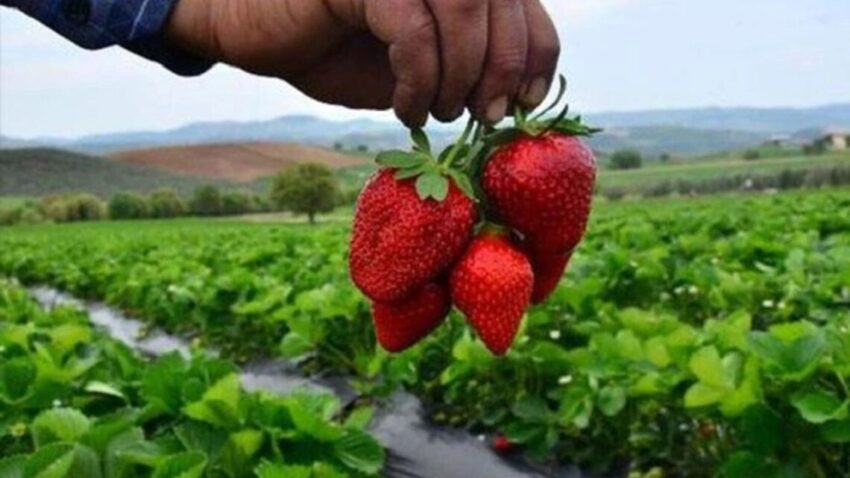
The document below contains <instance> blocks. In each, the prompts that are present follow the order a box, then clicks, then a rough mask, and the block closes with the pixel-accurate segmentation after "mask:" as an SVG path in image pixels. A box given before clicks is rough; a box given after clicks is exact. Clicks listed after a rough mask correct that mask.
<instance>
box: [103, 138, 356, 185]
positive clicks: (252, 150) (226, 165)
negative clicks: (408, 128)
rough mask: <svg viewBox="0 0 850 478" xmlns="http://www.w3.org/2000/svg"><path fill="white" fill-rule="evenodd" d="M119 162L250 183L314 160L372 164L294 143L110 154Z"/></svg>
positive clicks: (336, 166) (342, 164) (337, 165)
mask: <svg viewBox="0 0 850 478" xmlns="http://www.w3.org/2000/svg"><path fill="white" fill-rule="evenodd" d="M110 158H111V159H113V160H116V161H117V162H120V163H124V164H128V165H134V166H145V167H149V168H153V169H157V170H161V171H167V172H169V173H177V174H184V175H190V176H205V177H213V178H219V179H226V180H231V181H238V182H248V181H253V180H255V179H258V178H261V177H263V176H270V175H273V174H275V173H277V172H278V171H280V170H281V169H284V168H286V167H288V166H291V165H293V164H296V163H300V162H305V161H313V162H318V163H322V164H325V165H327V166H329V167H331V168H333V169H339V168H346V167H352V166H358V165H360V164H363V163H365V162H368V161H369V160H368V158H365V157H362V156H349V155H345V154H340V153H337V152H334V151H330V150H327V149H323V148H318V147H314V146H306V145H301V144H293V143H231V144H204V145H194V146H171V147H161V148H148V149H139V150H130V151H119V152H116V153H113V154H111V155H110Z"/></svg>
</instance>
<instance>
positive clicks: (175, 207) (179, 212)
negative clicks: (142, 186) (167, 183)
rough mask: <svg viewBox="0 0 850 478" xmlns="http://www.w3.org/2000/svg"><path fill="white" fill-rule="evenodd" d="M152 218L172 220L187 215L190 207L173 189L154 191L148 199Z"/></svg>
mask: <svg viewBox="0 0 850 478" xmlns="http://www.w3.org/2000/svg"><path fill="white" fill-rule="evenodd" d="M148 202H149V204H150V210H151V217H154V218H160V219H161V218H170V217H179V216H183V215H185V214H186V212H187V211H188V207H187V206H186V203H185V202H183V199H182V198H181V197H180V195H179V194H177V191H175V190H173V189H159V190H157V191H154V192H153V194H151V196H150V198H149V199H148Z"/></svg>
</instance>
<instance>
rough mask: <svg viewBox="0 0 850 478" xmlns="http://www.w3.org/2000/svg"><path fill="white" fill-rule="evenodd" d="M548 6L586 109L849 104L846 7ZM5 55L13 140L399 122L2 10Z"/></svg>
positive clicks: (1, 109) (595, 2) (609, 2)
mask: <svg viewBox="0 0 850 478" xmlns="http://www.w3.org/2000/svg"><path fill="white" fill-rule="evenodd" d="M544 3H545V4H546V6H547V7H548V9H549V10H550V13H551V14H552V16H553V19H554V20H555V22H556V24H557V26H558V30H559V32H560V34H561V37H562V42H563V44H564V55H563V56H562V60H561V68H560V69H559V72H560V73H566V76H567V77H568V80H569V81H570V85H571V87H570V89H569V90H568V93H567V99H568V101H569V102H570V103H572V104H573V106H574V110H576V111H581V112H582V114H587V115H592V114H610V113H633V112H640V111H650V110H651V111H662V110H663V111H671V110H673V111H675V110H691V109H700V110H703V109H718V108H719V109H729V108H736V109H737V108H743V109H809V108H816V107H823V106H832V105H836V104H838V105H844V104H850V82H847V81H846V78H850V46H848V45H846V41H844V42H842V41H841V39H842V38H843V36H844V35H843V33H842V32H844V31H847V30H850V8H848V6H847V5H846V2H842V1H841V0H813V1H812V2H809V4H807V5H800V3H799V2H793V1H792V0H779V1H770V0H755V1H753V2H751V3H749V4H747V5H739V4H736V3H735V2H734V1H733V0H721V1H720V2H710V3H709V2H683V1H672V2H671V1H663V0H571V1H569V2H563V1H559V0H544ZM709 24H710V25H709ZM612 31H613V32H617V34H616V35H612V34H611V32H612ZM623 38H627V39H628V41H627V42H624V41H623V40H622V39H623ZM671 39H675V40H676V41H671ZM612 51H614V52H616V53H614V54H612V53H611V52H612ZM0 58H2V62H0V64H2V67H0V135H3V136H5V137H10V138H15V139H24V140H26V139H38V138H53V139H61V140H73V139H76V138H80V137H83V136H90V135H100V134H116V133H126V132H140V131H150V132H161V131H169V130H173V129H177V128H180V127H182V126H185V125H188V124H193V123H199V122H221V121H235V122H248V121H268V120H271V119H275V118H280V117H284V116H295V115H309V116H316V117H318V118H321V119H324V120H337V121H346V120H353V119H371V120H378V121H394V117H393V115H392V114H391V113H389V112H364V111H358V110H349V109H345V108H341V107H335V106H329V105H324V104H321V103H318V102H315V101H313V100H310V99H309V98H307V97H305V96H304V95H302V94H300V93H298V92H297V91H296V90H294V89H293V88H292V87H290V86H288V85H286V84H285V83H283V82H281V81H279V80H274V79H266V78H257V77H252V76H250V75H248V74H245V73H243V72H240V71H238V70H236V69H234V68H230V67H226V66H217V67H215V68H214V69H213V70H212V71H211V72H209V73H207V74H206V75H203V76H201V77H198V78H193V79H184V78H179V77H176V76H174V75H172V74H170V73H168V72H167V71H166V70H165V69H163V68H162V67H160V66H159V65H156V64H154V63H151V62H148V61H146V60H143V59H140V58H137V57H135V56H134V55H132V54H130V53H127V52H124V51H122V50H121V49H119V48H111V49H107V50H102V51H98V52H89V51H85V50H82V49H80V48H78V47H76V46H74V45H73V44H71V43H70V42H68V41H66V40H64V39H63V38H61V37H59V36H58V35H56V34H55V33H53V32H52V31H50V30H48V29H47V28H46V27H43V26H42V25H40V24H38V23H37V22H35V21H34V20H31V19H29V18H27V17H25V16H24V15H23V14H21V13H19V12H17V11H13V10H11V9H8V8H2V9H0ZM92 72H97V74H92ZM812 72H815V74H813V73H812ZM436 124H437V123H435V122H434V121H433V120H432V121H431V122H429V126H430V127H434V126H436Z"/></svg>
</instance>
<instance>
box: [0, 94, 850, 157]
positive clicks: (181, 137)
mask: <svg viewBox="0 0 850 478" xmlns="http://www.w3.org/2000/svg"><path fill="white" fill-rule="evenodd" d="M584 116H585V117H586V119H587V121H588V123H589V124H593V125H595V126H599V127H602V128H605V129H606V130H608V132H609V134H607V135H603V136H600V138H599V139H598V140H597V143H598V144H597V145H595V146H596V147H597V148H598V149H600V150H603V151H610V150H611V149H615V148H619V147H632V148H638V149H645V148H649V150H646V149H645V150H646V151H647V152H662V151H663V152H669V153H673V154H704V153H710V152H718V151H722V150H727V149H735V148H740V147H747V146H753V145H755V144H758V143H759V142H761V141H763V140H764V139H766V138H768V137H770V136H771V135H774V134H795V133H798V132H800V131H808V133H807V134H806V136H807V137H809V136H811V134H812V132H817V131H822V130H824V129H826V128H847V129H850V103H845V104H834V105H827V106H820V107H814V108H690V109H676V110H644V111H630V112H598V113H586V114H585V115H584ZM458 128H459V125H440V124H437V123H436V122H431V123H430V124H429V127H428V130H429V133H430V134H431V135H432V140H433V142H434V143H435V144H438V145H440V144H446V143H447V142H449V141H450V140H451V139H452V137H453V136H454V135H456V134H457V133H458ZM684 137H686V138H685V139H683V138H684ZM20 141H22V140H20V139H14V138H3V139H2V141H0V148H2V147H3V145H4V144H20ZM26 141H30V142H35V143H38V144H48V145H52V146H55V147H60V148H63V149H69V150H73V151H79V152H84V153H96V154H103V153H112V152H116V151H120V150H128V149H139V148H151V147H158V146H175V145H187V144H188V145H197V144H205V143H244V142H290V143H304V144H310V145H314V146H322V147H331V146H333V145H335V144H341V145H343V146H344V147H346V148H347V149H354V148H355V147H357V146H359V145H363V146H367V147H368V148H369V149H371V150H376V149H383V148H395V147H406V146H408V145H409V141H408V136H407V132H406V131H405V130H404V129H403V128H402V127H401V126H400V125H399V124H397V123H394V122H389V121H374V120H369V119H356V120H348V121H330V120H326V119H322V118H318V117H315V116H304V115H293V116H281V117H278V118H273V119H270V120H263V121H244V122H237V121H220V122H202V123H192V124H188V125H186V126H183V127H180V128H175V129H170V130H165V131H137V132H119V133H109V134H100V135H93V136H84V137H81V138H75V139H56V138H35V139H32V140H26Z"/></svg>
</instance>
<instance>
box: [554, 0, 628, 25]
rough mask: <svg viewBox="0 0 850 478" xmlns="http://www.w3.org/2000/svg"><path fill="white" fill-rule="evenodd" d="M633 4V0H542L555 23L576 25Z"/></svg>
mask: <svg viewBox="0 0 850 478" xmlns="http://www.w3.org/2000/svg"><path fill="white" fill-rule="evenodd" d="M633 2H634V0H544V1H543V4H544V5H545V6H546V9H547V10H548V11H549V13H550V14H551V15H552V17H553V18H555V20H556V22H559V23H566V24H571V25H578V24H581V23H586V22H589V21H592V20H594V19H596V18H598V17H600V16H602V15H603V14H605V13H607V12H608V11H610V10H613V9H617V8H620V7H623V6H625V5H627V4H629V3H633Z"/></svg>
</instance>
